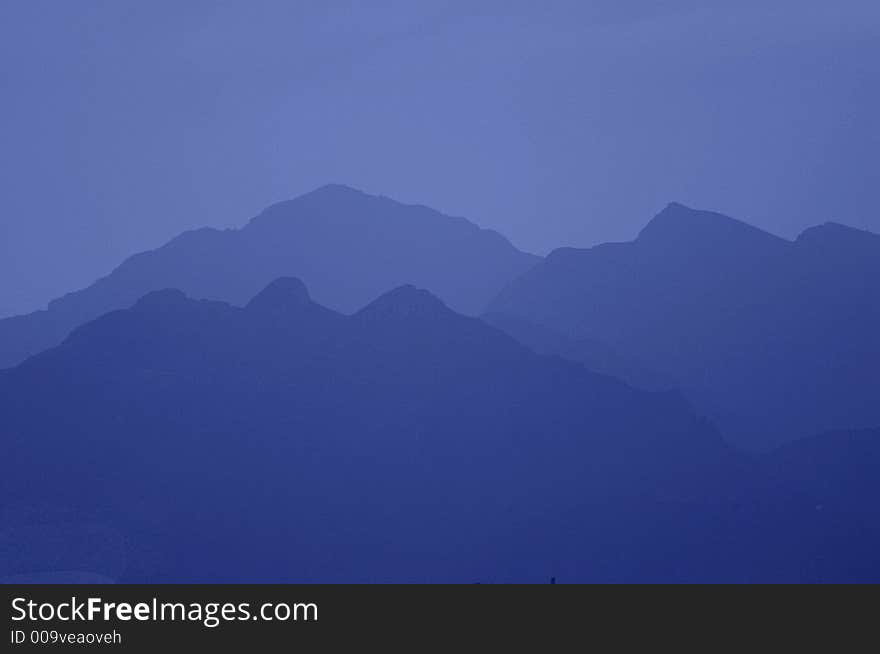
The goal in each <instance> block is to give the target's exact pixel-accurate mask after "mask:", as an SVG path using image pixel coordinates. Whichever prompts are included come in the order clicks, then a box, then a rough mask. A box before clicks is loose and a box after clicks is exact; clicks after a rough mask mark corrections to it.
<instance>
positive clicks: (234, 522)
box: [0, 278, 880, 582]
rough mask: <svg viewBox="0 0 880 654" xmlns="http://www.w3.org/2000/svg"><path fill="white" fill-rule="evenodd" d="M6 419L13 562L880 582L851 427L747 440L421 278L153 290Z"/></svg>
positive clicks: (181, 571)
mask: <svg viewBox="0 0 880 654" xmlns="http://www.w3.org/2000/svg"><path fill="white" fill-rule="evenodd" d="M858 438H859V439H860V441H861V442H864V447H865V448H867V449H869V450H870V451H876V445H877V443H878V439H877V434H876V433H872V434H862V435H859V436H858ZM0 439H2V441H3V443H4V445H5V455H4V457H3V458H2V461H0V490H2V496H3V498H4V502H3V514H2V523H0V534H2V536H0V552H2V556H0V562H2V564H0V565H2V566H3V568H2V569H0V577H5V578H13V577H15V576H16V575H17V577H15V578H18V579H21V578H22V575H25V578H27V577H26V576H27V575H32V576H36V577H31V578H43V579H45V578H46V577H45V575H47V574H50V573H55V574H61V575H66V577H65V578H68V579H69V578H74V579H91V580H93V579H96V578H97V579H112V580H120V581H141V582H158V581H173V582H186V581H206V582H214V581H225V582H231V581H251V582H254V581H271V582H282V581H297V582H307V581H323V582H328V581H461V582H470V581H486V582H489V581H546V579H548V578H549V577H550V576H557V577H559V578H561V579H565V580H567V581H712V580H715V581H756V580H759V581H773V580H777V581H828V580H835V581H847V580H858V581H866V580H878V579H880V565H878V564H880V562H878V560H877V557H876V555H875V553H876V551H877V549H876V548H877V546H878V544H880V541H878V538H876V530H875V527H876V516H875V512H873V511H872V510H871V509H870V507H868V506H867V505H866V504H867V503H865V504H863V505H861V506H860V507H857V508H856V509H852V507H851V506H849V505H847V499H846V498H847V497H850V496H851V494H850V495H846V494H844V495H843V496H842V497H835V498H829V499H827V500H825V499H823V497H824V495H827V494H828V492H829V487H831V488H832V489H833V487H834V486H835V482H834V480H835V479H836V478H837V477H838V476H840V475H844V476H845V475H846V474H847V469H848V468H849V467H851V466H853V465H859V464H860V462H861V463H864V461H865V459H864V458H863V457H848V455H847V454H846V453H845V452H844V453H841V452H840V451H839V448H841V447H842V448H846V447H848V443H849V441H847V440H846V439H843V440H841V439H839V438H836V437H834V436H831V437H827V438H824V439H822V440H821V442H820V444H819V445H816V444H814V443H813V442H809V443H807V444H806V445H804V446H803V447H801V446H800V445H792V446H790V449H789V450H786V451H785V452H783V453H780V454H779V455H778V456H777V457H775V458H756V457H752V456H749V455H745V454H741V453H740V452H738V451H736V450H734V449H732V448H731V447H730V446H729V445H727V444H726V443H725V441H724V440H723V439H722V438H721V437H720V435H719V433H718V432H717V430H716V429H715V428H714V427H713V426H712V425H711V423H709V422H708V421H706V420H705V419H703V418H701V417H700V416H699V415H698V414H697V413H696V412H695V411H694V410H693V409H692V408H691V406H690V405H689V404H688V402H687V401H685V399H684V398H683V397H682V396H681V394H679V393H677V392H674V391H669V392H649V391H644V390H638V389H635V388H633V387H632V386H630V385H627V384H625V383H623V382H621V381H618V380H616V379H614V378H612V377H609V376H607V375H603V374H598V373H595V372H592V371H590V370H588V369H587V368H586V367H584V366H583V365H581V364H579V363H576V362H571V361H567V360H564V359H562V358H560V357H555V356H544V355H540V354H536V353H535V352H533V351H532V350H530V349H528V348H526V347H525V346H523V345H521V344H519V343H518V342H517V341H515V340H514V339H513V338H511V337H510V336H508V335H506V334H505V333H503V332H501V331H500V330H498V329H496V328H494V327H492V326H490V325H488V324H486V323H485V322H483V321H481V320H479V319H477V318H473V317H468V316H464V315H461V314H459V313H456V312H454V311H452V310H451V309H450V308H448V307H447V306H446V305H445V304H444V303H443V302H442V301H441V300H440V299H438V298H437V297H436V296H434V295H432V294H431V293H429V292H427V291H424V290H420V289H417V288H415V287H413V286H402V287H398V288H396V289H393V290H391V291H389V292H387V293H384V294H382V295H381V296H379V297H378V298H377V299H375V300H373V301H371V302H369V303H367V304H366V306H364V307H362V308H360V309H359V310H358V311H356V312H354V313H353V314H352V315H348V316H346V315H343V314H340V313H338V312H336V311H334V310H332V309H329V308H326V307H323V306H321V305H319V304H318V303H316V302H314V301H313V300H312V299H311V297H310V294H309V292H308V291H307V289H306V287H305V285H304V284H303V283H302V282H301V281H300V280H298V279H294V278H280V279H277V280H275V281H274V282H272V283H271V284H269V285H268V286H267V287H266V288H265V289H264V290H263V291H261V292H260V293H258V294H257V295H256V296H255V297H253V298H252V299H250V300H249V301H248V302H247V303H245V305H244V306H243V307H235V306H232V305H230V304H228V303H224V302H219V301H209V300H194V299H190V298H188V297H187V296H186V295H185V294H183V293H182V292H181V291H179V290H160V291H154V292H151V293H149V294H147V295H145V296H144V297H143V298H141V299H140V300H138V301H137V302H136V303H135V304H134V305H133V306H131V307H130V308H127V309H122V310H117V311H113V312H110V313H107V314H106V315H104V316H102V317H100V318H98V319H96V320H94V321H91V322H88V323H86V324H84V325H82V326H80V327H78V328H77V329H75V330H74V331H73V332H72V333H71V334H70V335H69V336H68V338H66V339H65V340H64V342H63V343H62V344H61V345H59V346H57V347H55V348H51V349H49V350H46V351H44V352H42V353H40V354H38V355H36V356H34V357H32V358H30V359H28V360H27V361H26V362H25V363H23V364H21V365H19V366H17V367H15V368H12V369H8V370H4V371H0ZM817 448H818V449H819V450H820V451H823V452H826V453H830V454H832V455H834V456H835V457H836V460H838V461H839V466H838V467H837V468H836V469H835V470H834V471H833V472H832V473H830V475H829V477H828V479H829V481H828V482H827V483H826V484H824V485H823V484H820V483H818V482H816V483H813V484H812V485H811V480H815V479H818V478H820V477H821V475H817V474H815V470H812V469H811V467H810V466H815V462H814V461H815V455H813V454H812V453H813V452H814V451H816V449H817ZM825 456H826V454H822V455H821V457H820V459H821V458H824V457H825ZM820 468H821V464H820ZM819 472H820V473H821V472H822V471H821V470H820V471H819ZM870 483H873V482H870ZM817 484H818V485H817ZM817 498H818V499H817ZM851 509H852V510H851ZM22 542H27V543H28V547H26V548H23V547H21V543H22ZM39 575H43V576H42V577H40V576H39ZM56 578H57V577H56Z"/></svg>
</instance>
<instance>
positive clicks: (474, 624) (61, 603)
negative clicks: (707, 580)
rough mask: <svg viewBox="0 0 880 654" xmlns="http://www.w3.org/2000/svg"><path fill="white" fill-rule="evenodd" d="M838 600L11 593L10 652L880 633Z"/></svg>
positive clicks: (702, 594) (193, 590)
mask: <svg viewBox="0 0 880 654" xmlns="http://www.w3.org/2000/svg"><path fill="white" fill-rule="evenodd" d="M835 592H836V591H830V592H826V591H824V590H817V589H811V588H805V587H801V588H794V587H782V586H779V587H772V588H771V587H760V586H751V587H708V586H706V587H662V586H653V587H649V586H564V585H550V584H548V585H543V586H537V585H535V586H491V585H485V586H482V585H471V586H465V585H462V586H452V585H448V586H379V585H377V586H342V585H340V586H319V585H260V586H257V585H253V586H251V585H213V586H211V585H206V586H165V585H156V586H134V585H132V586H86V585H83V586H5V587H4V603H5V609H4V611H5V614H6V626H7V630H6V634H4V641H5V647H4V648H3V649H4V650H5V651H10V652H17V651H34V650H41V649H43V650H45V649H53V650H55V649H66V648H76V649H86V650H87V651H88V650H90V649H104V650H109V651H151V652H156V651H160V649H161V648H170V651H187V650H188V648H195V647H197V648H199V650H202V649H203V648H209V647H217V648H223V651H229V648H230V647H231V648H233V649H232V651H242V650H243V649H244V648H251V647H257V648H258V650H257V651H272V650H274V649H276V648H277V649H279V650H280V649H281V648H284V649H285V650H289V649H290V648H299V647H310V648H320V649H325V648H330V647H343V646H345V647H347V648H351V647H352V646H354V647H356V648H357V649H361V648H366V647H370V648H373V647H377V646H379V647H382V646H386V647H392V646H393V647H394V648H395V649H404V650H406V649H409V650H410V651H419V650H421V649H423V648H425V647H429V646H436V645H443V646H447V647H457V648H465V649H468V648H469V647H470V646H475V645H478V644H479V645H480V646H481V648H484V647H485V648H491V647H493V646H505V647H508V646H522V645H525V644H528V645H529V646H530V647H534V648H536V649H538V650H539V651H541V650H542V649H543V648H546V647H548V646H554V647H555V646H562V645H563V644H566V643H571V644H577V643H579V644H580V645H581V646H584V647H591V646H593V645H598V644H599V643H606V644H607V643H609V642H612V643H614V645H615V648H618V647H626V648H630V647H633V648H635V647H639V648H643V647H644V646H645V642H646V641H645V640H644V639H646V638H647V639H649V640H650V642H651V643H652V646H659V645H661V644H666V645H668V644H671V643H681V642H685V641H690V642H697V643H700V642H704V644H707V645H708V644H709V643H710V642H711V641H710V640H707V641H703V640H702V638H703V637H704V636H701V634H704V635H706V634H711V636H707V637H709V638H710V639H711V640H715V639H720V640H726V641H731V642H733V641H744V642H746V643H747V642H752V643H758V642H761V643H763V644H765V645H766V644H769V643H771V642H772V639H773V638H774V637H777V638H779V642H780V643H784V642H786V639H789V638H791V636H794V635H796V636H798V637H803V636H806V635H808V634H814V633H818V632H820V631H822V630H823V628H830V625H832V624H834V625H837V627H836V628H840V627H843V628H844V629H845V630H846V633H849V634H850V635H852V634H855V633H857V629H858V627H860V626H864V627H868V626H869V625H871V624H872V620H871V614H872V612H871V611H870V603H869V602H860V603H858V604H856V603H855V602H854V603H853V604H856V606H849V605H846V608H844V605H841V604H840V603H838V602H835V601H833V599H832V598H831V597H829V594H833V593H835ZM847 592H849V591H847ZM875 592H876V591H875V589H870V590H869V594H870V595H874V593H875ZM859 594H861V593H859ZM866 599H867V598H866ZM832 607H833V608H832ZM609 639H611V640H610V641H609ZM490 651H491V650H490Z"/></svg>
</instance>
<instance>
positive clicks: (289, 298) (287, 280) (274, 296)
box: [247, 277, 312, 311]
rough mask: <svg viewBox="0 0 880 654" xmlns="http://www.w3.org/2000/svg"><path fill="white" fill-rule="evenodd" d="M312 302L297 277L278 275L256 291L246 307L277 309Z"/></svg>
mask: <svg viewBox="0 0 880 654" xmlns="http://www.w3.org/2000/svg"><path fill="white" fill-rule="evenodd" d="M311 303H312V298H311V296H310V295H309V291H308V289H307V288H306V285H305V284H304V283H303V282H302V280H300V279H299V278H298V277H279V278H278V279H276V280H275V281H273V282H272V283H270V284H269V285H268V286H267V287H266V288H264V289H263V290H262V291H260V292H259V293H257V295H255V296H254V297H253V299H251V301H250V302H248V304H247V308H248V309H256V310H265V309H270V310H272V311H278V310H280V309H285V308H291V307H302V306H306V305H309V304H311Z"/></svg>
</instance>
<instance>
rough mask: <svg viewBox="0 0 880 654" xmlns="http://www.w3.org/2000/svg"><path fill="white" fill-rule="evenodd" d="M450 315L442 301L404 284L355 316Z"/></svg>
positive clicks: (379, 317) (394, 317) (426, 292)
mask: <svg viewBox="0 0 880 654" xmlns="http://www.w3.org/2000/svg"><path fill="white" fill-rule="evenodd" d="M444 313H452V311H451V309H449V308H448V307H447V306H446V305H445V304H444V303H443V301H442V300H440V299H439V298H438V297H436V296H435V295H433V294H431V293H429V292H428V291H426V290H424V289H421V288H416V287H415V286H413V285H412V284H405V285H403V286H398V287H397V288H395V289H393V290H391V291H388V292H387V293H385V294H384V295H381V296H380V297H378V298H377V299H376V300H374V301H373V302H371V303H370V304H368V305H367V306H365V307H364V308H363V309H361V310H360V311H358V312H357V313H356V314H355V316H357V317H359V318H369V319H385V320H387V319H396V320H400V319H404V320H408V319H412V318H436V317H438V316H440V315H442V314H444Z"/></svg>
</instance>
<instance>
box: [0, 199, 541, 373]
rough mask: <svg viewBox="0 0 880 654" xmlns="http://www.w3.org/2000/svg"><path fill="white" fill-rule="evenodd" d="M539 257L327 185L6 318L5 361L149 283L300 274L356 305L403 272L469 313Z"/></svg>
mask: <svg viewBox="0 0 880 654" xmlns="http://www.w3.org/2000/svg"><path fill="white" fill-rule="evenodd" d="M538 260H539V258H538V257H535V256H533V255H530V254H525V253H523V252H520V251H519V250H517V249H515V248H514V247H513V246H512V245H511V244H510V243H509V242H508V241H507V240H506V239H505V238H504V237H502V236H501V235H499V234H498V233H496V232H493V231H489V230H484V229H480V228H478V227H477V226H476V225H474V224H472V223H470V222H468V221H467V220H464V219H463V218H451V217H449V216H444V215H442V214H440V213H438V212H436V211H434V210H432V209H429V208H427V207H423V206H413V205H404V204H400V203H398V202H394V201H393V200H390V199H388V198H385V197H375V196H371V195H367V194H365V193H361V192H360V191H356V190H354V189H351V188H348V187H345V186H341V185H329V186H324V187H322V188H319V189H317V190H316V191H313V192H311V193H308V194H306V195H303V196H301V197H298V198H296V199H294V200H290V201H287V202H281V203H279V204H275V205H272V206H271V207H269V208H267V209H266V210H265V211H263V212H262V213H261V214H260V215H258V216H257V217H255V218H254V219H253V220H251V221H250V222H249V223H248V224H247V225H246V226H245V227H243V228H242V229H229V230H222V231H221V230H216V229H199V230H196V231H191V232H186V233H184V234H181V235H180V236H178V237H177V238H175V239H173V240H172V241H170V242H169V243H167V244H166V245H164V246H163V247H161V248H159V249H157V250H153V251H150V252H144V253H141V254H138V255H135V256H133V257H131V258H130V259H128V260H127V261H125V262H124V263H123V264H122V265H121V266H119V267H118V268H117V269H116V270H114V271H113V272H112V273H110V274H109V275H108V276H106V277H104V278H102V279H99V280H98V281H97V282H95V283H94V284H92V285H91V286H89V287H88V288H86V289H83V290H81V291H77V292H75V293H71V294H69V295H66V296H64V297H62V298H59V299H57V300H54V301H53V302H51V303H50V304H49V307H48V310H46V311H37V312H35V313H32V314H29V315H25V316H16V317H12V318H7V319H5V320H0V368H4V367H10V366H13V365H15V364H17V363H20V362H21V361H23V360H24V359H25V358H27V357H28V356H30V355H32V354H36V353H37V352H40V351H42V350H44V349H46V348H48V347H51V346H53V345H57V344H58V343H60V342H61V341H62V340H63V339H64V337H65V336H66V335H67V334H68V333H69V332H70V331H71V330H72V329H73V328H74V327H76V326H77V325H81V324H83V323H84V322H87V321H89V320H92V319H94V318H97V317H98V316H100V315H102V314H104V313H107V312H108V311H112V310H114V309H122V308H125V307H128V306H130V305H131V304H132V303H133V302H135V301H136V300H137V299H138V298H140V297H141V296H143V295H145V294H146V293H149V292H150V291H155V290H160V289H163V288H178V289H180V290H182V291H184V292H185V293H186V294H187V295H189V296H191V297H195V298H203V299H215V300H224V301H227V302H231V303H232V304H242V303H244V302H246V301H247V300H249V299H250V298H251V297H252V296H253V295H254V294H255V293H257V292H258V291H259V290H260V289H262V288H263V287H264V286H266V285H267V284H268V283H269V282H271V281H272V280H273V279H276V278H278V277H283V276H296V277H299V278H301V279H303V280H304V281H305V282H306V283H307V284H308V285H309V288H310V289H312V292H313V293H314V294H315V295H316V296H317V297H318V298H319V299H320V300H321V302H322V303H323V304H325V305H327V306H329V307H332V308H334V309H336V310H339V311H344V312H350V311H354V310H355V309H357V308H359V307H361V306H363V305H364V304H365V303H366V302H368V301H369V300H371V299H372V298H374V297H376V296H377V295H379V294H380V293H383V292H384V291H387V290H388V289H390V288H393V287H395V286H399V285H401V284H407V283H411V284H416V285H419V286H422V287H424V288H428V289H430V290H431V291H432V292H434V293H436V294H437V295H438V297H441V298H443V300H444V301H445V302H447V303H448V304H449V305H450V306H451V307H453V308H455V309H456V310H458V311H461V312H463V313H467V314H477V313H480V312H482V311H483V310H485V307H486V304H487V303H488V302H489V300H491V299H492V297H494V296H495V295H496V294H497V293H498V291H499V290H500V289H501V288H502V287H503V286H504V285H505V284H506V283H507V282H509V281H510V280H511V279H513V278H514V277H516V276H518V275H519V274H521V273H523V272H525V271H526V270H528V269H529V268H530V267H531V266H533V265H534V264H535V263H536V262H537V261H538Z"/></svg>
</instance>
